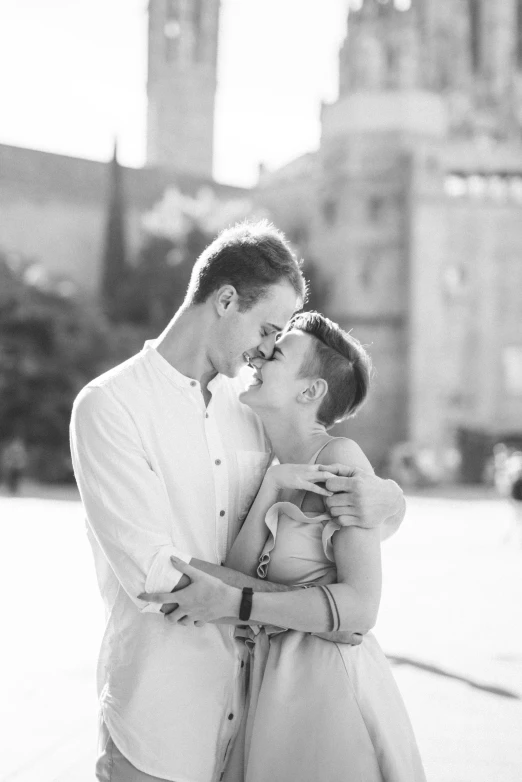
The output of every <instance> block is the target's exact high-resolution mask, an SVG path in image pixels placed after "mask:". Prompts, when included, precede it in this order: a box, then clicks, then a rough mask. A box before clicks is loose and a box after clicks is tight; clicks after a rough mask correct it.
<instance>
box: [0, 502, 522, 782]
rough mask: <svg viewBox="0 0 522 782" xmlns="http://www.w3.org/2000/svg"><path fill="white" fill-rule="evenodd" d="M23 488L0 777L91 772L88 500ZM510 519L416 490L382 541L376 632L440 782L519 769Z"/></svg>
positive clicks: (12, 506) (517, 606)
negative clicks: (395, 528)
mask: <svg viewBox="0 0 522 782" xmlns="http://www.w3.org/2000/svg"><path fill="white" fill-rule="evenodd" d="M24 494H25V495H26V496H23V497H20V498H9V497H6V496H0V573H1V584H2V592H3V595H2V598H3V599H2V615H1V627H2V632H1V635H2V645H1V652H0V655H1V665H0V735H1V737H2V740H1V742H0V744H1V747H0V780H1V782H92V780H93V779H94V775H93V771H92V768H93V761H94V756H95V745H96V713H97V708H96V695H95V661H96V656H97V650H98V645H99V642H100V637H101V634H102V629H103V614H102V607H101V601H100V599H99V598H98V595H97V588H96V583H95V577H94V571H93V567H92V562H91V556H90V550H89V547H88V543H87V539H86V537H85V533H84V526H83V519H82V510H81V506H80V504H79V502H78V501H77V498H76V495H75V493H74V491H73V490H64V491H56V490H55V491H50V490H39V491H32V490H31V487H28V488H26V489H25V491H24ZM509 520H510V508H509V507H508V506H507V504H505V503H504V502H503V501H501V500H498V499H496V498H494V497H491V496H488V495H485V494H481V493H470V492H464V491H458V492H455V491H453V492H452V493H451V496H449V497H444V496H440V493H439V494H438V495H431V496H429V495H421V496H414V497H410V498H409V500H408V515H407V517H406V520H405V522H404V524H403V527H402V529H401V531H400V532H399V533H398V534H397V535H396V536H395V537H394V538H393V539H392V540H390V541H388V542H387V543H385V544H384V546H383V559H384V596H383V601H382V605H381V612H380V618H379V622H378V625H377V627H376V630H375V633H376V635H377V637H378V639H379V641H380V643H381V645H382V647H383V648H384V650H385V652H386V654H387V655H388V656H389V659H390V661H391V663H392V666H393V671H394V674H395V677H396V679H397V682H398V684H399V687H400V689H401V692H402V694H403V697H404V699H405V701H406V704H407V707H408V709H409V712H410V716H411V719H412V722H413V725H414V728H415V731H416V734H417V738H418V741H419V744H420V748H421V753H422V756H423V758H424V762H425V766H426V771H427V776H428V780H429V782H520V780H521V779H522V628H521V625H522V622H521V617H522V610H521V607H522V549H520V548H517V547H515V546H514V545H513V544H508V543H506V542H505V541H504V537H505V534H506V531H507V528H508V526H509ZM289 782H290V781H289ZM296 782H297V781H296ZM318 782H320V780H318Z"/></svg>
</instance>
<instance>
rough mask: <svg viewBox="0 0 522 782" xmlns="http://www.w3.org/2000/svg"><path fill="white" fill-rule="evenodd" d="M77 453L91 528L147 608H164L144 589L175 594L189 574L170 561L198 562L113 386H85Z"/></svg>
mask: <svg viewBox="0 0 522 782" xmlns="http://www.w3.org/2000/svg"><path fill="white" fill-rule="evenodd" d="M70 436H71V455H72V461H73V466H74V473H75V476H76V481H77V483H78V488H79V490H80V495H81V498H82V502H83V505H84V508H85V512H86V515H87V523H88V525H89V527H90V529H91V531H92V533H93V535H94V537H95V538H96V540H97V541H98V543H99V545H100V547H101V549H102V550H103V552H104V554H105V556H106V558H107V560H108V562H109V564H110V566H111V567H112V569H113V571H114V573H115V575H116V577H117V579H118V580H119V582H120V583H121V585H122V586H123V588H124V589H125V591H126V592H127V594H128V595H129V597H130V598H131V600H132V601H133V602H134V603H135V605H136V606H137V607H138V609H139V610H140V611H144V612H145V611H150V612H157V611H159V610H160V608H161V606H160V605H158V604H156V603H145V602H144V601H142V600H139V599H138V597H137V596H138V595H139V594H140V593H141V592H144V591H145V592H170V591H172V589H173V588H174V587H175V586H176V584H177V583H178V581H179V579H180V577H181V573H179V571H177V570H175V569H174V567H173V565H172V563H171V561H170V557H171V556H172V555H174V556H176V557H179V558H180V559H182V560H183V561H185V562H189V561H190V559H191V557H190V555H189V554H187V553H186V552H184V551H182V550H180V548H178V547H177V546H176V544H175V541H174V540H173V530H174V529H175V526H174V523H173V522H174V520H173V518H172V510H171V508H170V505H169V501H168V496H167V492H166V489H165V486H164V485H163V483H162V481H161V480H160V479H159V477H158V475H157V474H156V473H155V472H154V470H153V469H152V467H151V465H150V463H149V461H148V459H147V455H146V452H145V449H144V447H143V445H142V442H141V439H140V435H139V433H138V430H137V427H136V425H135V423H134V421H133V419H132V417H131V415H130V413H129V412H128V411H127V410H126V409H125V408H124V407H123V406H122V405H121V404H120V402H119V401H118V400H117V399H116V398H115V397H114V396H113V395H112V394H111V392H110V390H108V389H107V388H106V387H100V386H93V387H87V388H85V389H84V390H83V391H82V392H81V393H80V394H79V396H78V397H77V399H76V401H75V403H74V407H73V412H72V418H71V429H70Z"/></svg>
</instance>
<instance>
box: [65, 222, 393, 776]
mask: <svg viewBox="0 0 522 782" xmlns="http://www.w3.org/2000/svg"><path fill="white" fill-rule="evenodd" d="M304 298H305V281H304V279H303V276H302V273H301V270H300V268H299V264H298V262H297V260H296V258H295V256H294V255H293V253H292V252H291V250H290V248H289V246H288V244H287V243H286V241H285V239H284V237H283V235H282V234H280V233H279V232H278V231H276V230H275V229H274V228H273V227H272V226H270V225H269V224H267V223H266V222H262V223H258V224H255V225H252V224H242V225H239V226H236V227H234V228H232V229H228V230H226V231H224V232H223V233H221V234H220V235H219V236H218V237H217V239H216V240H215V241H214V242H213V243H212V244H211V245H210V246H209V247H208V248H207V249H206V250H205V251H204V252H203V253H202V255H201V257H200V258H199V259H198V261H197V263H196V265H195V267H194V271H193V274H192V277H191V282H190V285H189V289H188V291H187V296H186V299H185V302H184V304H183V305H182V307H181V308H180V310H179V311H178V312H177V313H176V315H175V316H174V318H173V320H172V322H171V323H170V324H169V325H168V326H167V328H166V330H165V331H164V333H163V334H162V335H161V336H160V337H159V338H158V340H156V341H155V342H154V343H147V344H146V345H145V348H144V350H143V351H142V352H141V353H139V354H138V355H137V356H134V357H133V358H131V359H129V360H128V361H126V362H125V363H124V364H121V365H120V366H118V367H116V368H115V369H113V370H111V371H110V372H108V373H106V374H105V375H102V376H101V377H99V378H97V379H96V380H94V381H92V383H90V384H89V385H88V386H87V387H86V388H85V389H83V391H82V392H81V393H80V394H79V396H78V398H77V400H76V402H75V405H74V409H73V415H72V422H71V450H72V456H73V464H74V468H75V474H76V478H77V481H78V485H79V488H80V492H81V496H82V501H83V503H84V506H85V510H86V514H87V523H88V532H89V537H90V540H91V544H92V547H93V551H94V557H95V562H96V568H97V574H98V581H99V585H100V590H101V592H102V595H103V598H104V601H105V604H106V609H107V614H108V621H107V627H106V631H105V635H104V638H103V642H102V649H101V653H100V660H99V666H98V691H99V695H100V703H101V730H100V740H101V747H100V750H101V754H100V758H99V760H98V763H97V778H98V779H99V780H105V781H106V782H107V781H108V780H111V782H122V781H123V780H125V782H134V781H135V782H146V781H147V780H149V782H152V781H153V780H156V781H157V780H172V782H217V781H218V780H219V779H221V778H222V775H223V770H224V767H225V762H226V758H227V751H228V748H229V746H230V744H231V742H232V739H233V738H234V736H235V734H236V732H237V729H238V726H239V722H240V718H241V713H242V708H243V697H244V692H243V687H244V681H243V679H244V677H243V676H242V673H243V670H244V659H243V658H242V655H244V652H242V651H240V645H239V644H237V643H236V642H235V640H234V636H233V628H232V627H229V626H225V625H213V624H208V625H205V626H204V627H201V628H194V627H183V626H178V625H173V624H170V623H169V622H165V621H164V618H163V616H162V614H161V612H160V609H161V607H160V606H159V605H157V604H155V603H144V602H143V601H142V600H140V599H139V598H138V595H139V594H141V593H143V592H147V593H162V592H171V591H173V590H174V589H175V588H176V586H177V585H178V581H179V579H180V577H181V574H180V572H179V571H178V570H176V569H175V568H174V567H173V566H172V563H171V560H170V558H171V556H175V557H177V558H179V559H181V560H182V561H185V562H189V561H190V559H191V558H192V557H194V558H197V559H200V560H205V561H207V562H210V563H215V566H219V565H220V563H222V562H223V561H224V559H225V556H226V552H227V550H228V548H229V547H230V545H231V543H232V541H233V540H234V538H235V535H236V534H237V532H238V530H239V527H240V524H241V520H242V519H244V517H245V516H246V513H247V511H248V509H249V506H250V504H251V503H252V501H253V498H254V497H255V495H256V493H257V490H258V488H259V485H260V483H261V480H262V477H263V474H264V472H265V470H266V468H267V466H268V464H269V462H270V459H271V456H270V446H269V444H268V443H267V442H266V439H265V436H264V434H263V431H262V427H261V425H260V422H259V420H258V419H257V418H256V416H255V415H254V413H252V411H251V410H250V409H249V408H247V407H246V406H243V405H241V404H240V402H239V400H238V390H239V389H238V383H237V381H236V380H235V379H234V378H235V376H236V375H237V373H238V372H239V370H240V369H241V367H242V366H244V364H245V361H250V360H251V359H253V358H254V359H255V358H261V359H266V358H269V357H270V356H271V355H272V352H273V349H274V344H275V339H276V335H277V334H278V333H279V332H280V331H281V330H282V329H283V327H284V326H285V324H286V322H287V321H288V319H289V318H290V316H291V315H292V314H293V312H294V311H295V310H296V309H299V308H300V307H301V306H302V303H303V301H304ZM335 480H336V481H338V482H340V483H339V484H338V485H337V486H336V487H335V488H336V489H337V490H339V489H344V490H345V491H344V492H341V493H338V494H336V495H334V496H333V497H331V498H330V500H331V505H332V513H333V514H334V515H337V516H342V515H343V514H348V515H357V516H358V518H359V523H360V524H361V525H363V526H376V525H377V524H379V523H381V522H383V521H384V520H385V519H390V518H391V526H392V527H393V526H394V525H395V526H396V525H397V524H398V523H400V521H401V519H402V516H403V513H404V500H403V498H402V493H401V491H400V489H399V488H398V487H397V486H396V484H394V483H393V482H390V481H381V480H380V479H378V478H376V477H375V476H373V475H369V474H368V475H367V474H365V473H361V474H360V475H357V476H356V481H355V482H354V481H353V479H343V478H337V479H335ZM350 480H352V483H350ZM343 481H344V482H343ZM354 483H355V486H356V493H354V492H353V490H352V489H353V486H354ZM347 492H348V495H349V496H348V495H347ZM213 566H214V565H211V566H210V569H212V567H213ZM228 573H229V578H230V579H231V581H230V583H233V584H234V585H236V586H248V585H251V584H252V583H253V582H254V581H255V580H254V579H249V578H248V577H247V576H243V575H242V574H239V573H235V572H234V571H228ZM183 578H185V579H186V578H187V577H186V576H183ZM255 583H256V584H257V586H256V588H257V589H259V588H261V589H263V590H267V591H277V590H281V589H284V588H285V587H282V586H279V585H276V584H270V583H267V582H255ZM181 585H182V584H180V585H179V586H181ZM355 629H356V628H355Z"/></svg>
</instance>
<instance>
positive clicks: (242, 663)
mask: <svg viewBox="0 0 522 782" xmlns="http://www.w3.org/2000/svg"><path fill="white" fill-rule="evenodd" d="M241 667H242V668H244V667H245V661H244V660H241Z"/></svg>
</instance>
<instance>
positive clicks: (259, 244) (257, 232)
mask: <svg viewBox="0 0 522 782" xmlns="http://www.w3.org/2000/svg"><path fill="white" fill-rule="evenodd" d="M284 280H287V281H288V283H289V284H290V285H291V286H292V287H293V289H294V290H295V292H296V296H297V297H298V298H299V300H300V301H301V302H303V303H304V301H305V300H306V293H307V291H306V281H305V278H304V277H303V273H302V271H301V263H300V261H298V260H297V258H296V256H295V254H294V253H293V252H292V249H291V247H290V245H289V244H288V242H287V240H286V239H285V236H284V234H283V233H282V232H281V231H278V230H277V228H275V226H273V225H272V224H271V223H269V222H268V220H260V221H259V222H256V223H253V222H248V221H245V222H243V223H238V224H237V225H234V226H233V227H232V228H226V229H225V230H224V231H222V232H221V233H220V234H219V235H218V236H217V237H216V239H214V241H213V242H212V243H211V244H209V246H208V247H207V248H206V249H205V250H203V252H202V253H201V255H200V256H199V258H198V260H197V261H196V263H195V265H194V269H193V270H192V276H191V278H190V284H189V287H188V291H187V298H186V302H187V304H202V303H203V302H205V301H206V300H207V299H208V297H209V296H210V295H211V293H213V292H214V291H216V290H218V289H219V288H221V286H222V285H233V286H234V288H235V289H236V291H237V293H238V296H239V310H240V311H241V312H245V311H246V310H249V309H251V308H252V307H253V306H254V304H256V303H257V302H258V301H259V300H260V299H262V298H264V297H265V296H267V295H268V292H269V289H270V286H272V285H275V284H277V283H280V282H283V281H284Z"/></svg>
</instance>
